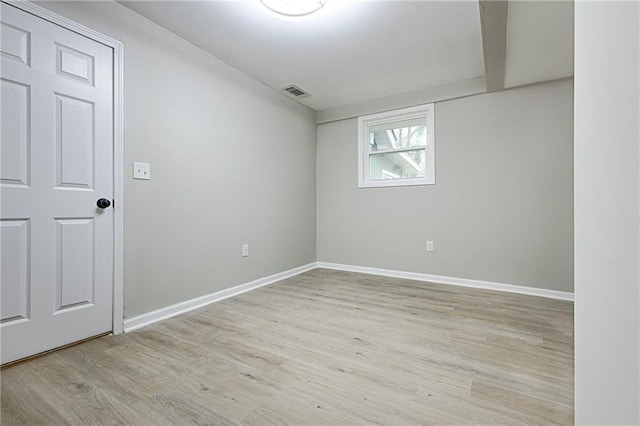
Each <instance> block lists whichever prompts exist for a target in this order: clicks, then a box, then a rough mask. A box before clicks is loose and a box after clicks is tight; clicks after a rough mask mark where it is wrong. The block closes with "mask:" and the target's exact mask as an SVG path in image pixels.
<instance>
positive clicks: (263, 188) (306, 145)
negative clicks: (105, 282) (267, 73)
mask: <svg viewBox="0 0 640 426" xmlns="http://www.w3.org/2000/svg"><path fill="white" fill-rule="evenodd" d="M40 4H41V5H42V6H43V7H46V8H48V9H51V10H53V11H54V12H57V13H59V14H61V15H63V16H66V17H68V18H70V19H73V20H75V21H77V22H79V23H81V24H84V25H86V26H89V27H91V28H93V29H95V30H97V31H100V32H103V33H105V34H107V35H109V36H111V37H114V38H116V39H119V40H120V41H122V42H124V44H125V75H124V81H125V93H124V99H125V174H126V175H125V178H126V182H125V194H124V202H125V212H124V214H125V265H124V266H125V317H131V316H135V315H137V314H141V313H145V312H148V311H151V310H153V309H157V308H160V307H164V306H167V305H170V304H173V303H177V302H181V301H184V300H188V299H191V298H194V297H198V296H201V295H204V294H208V293H212V292H215V291H218V290H221V289H224V288H228V287H231V286H234V285H238V284H242V283H245V282H248V281H251V280H253V279H256V278H259V277H264V276H267V275H270V274H274V273H277V272H281V271H284V270H288V269H291V268H294V267H296V266H300V265H303V264H306V263H309V262H313V261H314V260H315V258H316V252H315V244H316V243H315V239H316V237H315V222H316V220H315V201H316V200H315V147H316V128H315V127H316V126H315V114H314V112H313V111H312V110H310V109H308V108H305V107H303V106H301V105H299V104H298V103H296V102H294V101H292V100H290V99H288V98H286V97H284V96H283V95H281V94H279V93H277V92H275V91H273V90H272V89H270V88H268V87H266V86H264V85H262V84H261V83H259V82H257V81H256V80H254V79H253V78H250V77H248V76H246V75H244V74H242V73H241V72H239V71H237V70H236V69H233V68H231V67H229V66H228V65H226V64H224V63H223V62H222V61H220V60H218V59H216V58H214V57H213V56H211V55H209V54H207V53H205V52H204V51H202V50H200V49H198V48H196V47H195V46H193V45H191V44H189V43H187V42H186V41H184V40H182V39H180V38H178V37H177V36H175V35H173V34H172V33H170V32H169V31H167V30H164V29H162V28H161V27H159V26H157V25H155V24H153V23H151V22H150V21H148V20H146V19H144V18H142V17H141V16H139V15H137V14H135V13H134V12H132V11H130V10H129V9H127V8H125V7H123V6H121V5H119V4H117V3H113V2H70V3H52V2H42V3H40ZM134 160H135V161H144V162H150V163H151V176H152V179H151V181H134V180H132V168H133V166H132V163H133V161H134ZM243 243H248V244H249V245H250V256H249V257H248V258H245V259H243V258H242V257H241V245H242V244H243Z"/></svg>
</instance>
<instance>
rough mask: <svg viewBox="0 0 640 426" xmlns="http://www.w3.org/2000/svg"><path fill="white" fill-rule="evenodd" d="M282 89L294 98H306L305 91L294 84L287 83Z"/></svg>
mask: <svg viewBox="0 0 640 426" xmlns="http://www.w3.org/2000/svg"><path fill="white" fill-rule="evenodd" d="M282 91H283V92H285V93H286V94H288V95H289V96H293V97H294V98H306V97H307V96H311V95H309V94H308V93H307V92H305V91H304V90H302V89H301V88H299V87H298V86H296V85H295V84H289V85H287V86H284V87H283V88H282Z"/></svg>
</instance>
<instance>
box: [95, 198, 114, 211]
mask: <svg viewBox="0 0 640 426" xmlns="http://www.w3.org/2000/svg"><path fill="white" fill-rule="evenodd" d="M96 205H97V206H98V207H99V208H101V209H106V208H107V207H109V206H110V205H111V201H109V200H107V199H106V198H100V199H99V200H98V202H97V203H96Z"/></svg>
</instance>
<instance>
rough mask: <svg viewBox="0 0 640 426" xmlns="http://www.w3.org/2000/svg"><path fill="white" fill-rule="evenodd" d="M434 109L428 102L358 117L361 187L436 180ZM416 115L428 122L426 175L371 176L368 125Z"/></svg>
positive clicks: (359, 186) (409, 184)
mask: <svg viewBox="0 0 640 426" xmlns="http://www.w3.org/2000/svg"><path fill="white" fill-rule="evenodd" d="M434 111H435V108H434V104H425V105H419V106H415V107H410V108H402V109H397V110H393V111H386V112H381V113H378V114H371V115H365V116H361V117H358V188H382V187H393V186H413V185H434V184H435V183H436V179H435V177H436V173H435V132H434V122H435V120H434ZM415 118H424V120H425V125H426V126H427V135H426V136H427V145H426V146H425V148H424V150H425V163H426V164H425V175H424V177H420V178H406V179H380V180H371V179H370V174H369V165H370V161H369V156H370V154H371V152H370V151H369V128H370V127H371V126H376V125H380V124H387V123H393V122H395V121H403V120H409V119H415ZM417 149H421V148H417ZM415 150H416V147H414V148H410V149H408V148H407V149H397V150H388V151H376V153H378V154H382V153H385V152H402V151H415Z"/></svg>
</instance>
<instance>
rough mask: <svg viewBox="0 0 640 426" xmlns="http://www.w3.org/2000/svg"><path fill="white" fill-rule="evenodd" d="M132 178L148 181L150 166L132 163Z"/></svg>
mask: <svg viewBox="0 0 640 426" xmlns="http://www.w3.org/2000/svg"><path fill="white" fill-rule="evenodd" d="M133 178H134V179H142V180H150V179H151V164H149V163H139V162H137V161H134V162H133Z"/></svg>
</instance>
